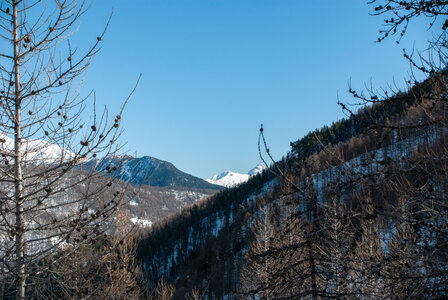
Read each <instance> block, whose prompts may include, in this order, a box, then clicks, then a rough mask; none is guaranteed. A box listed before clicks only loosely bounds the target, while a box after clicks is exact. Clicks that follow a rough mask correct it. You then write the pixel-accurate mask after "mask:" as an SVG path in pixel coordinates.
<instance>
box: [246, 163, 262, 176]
mask: <svg viewBox="0 0 448 300" xmlns="http://www.w3.org/2000/svg"><path fill="white" fill-rule="evenodd" d="M265 169H266V165H265V164H258V165H256V166H255V167H254V168H252V169H250V170H249V172H247V174H249V175H250V176H254V175H257V174H260V173H261V172H263V171H264V170H265Z"/></svg>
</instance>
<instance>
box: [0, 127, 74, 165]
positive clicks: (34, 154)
mask: <svg viewBox="0 0 448 300" xmlns="http://www.w3.org/2000/svg"><path fill="white" fill-rule="evenodd" d="M0 150H2V151H5V152H10V153H11V152H13V151H14V139H12V138H10V137H9V136H7V135H6V134H4V133H3V132H1V133H0ZM21 150H22V153H23V154H24V159H25V160H26V161H27V163H32V164H41V163H53V162H58V161H60V160H61V158H63V160H66V159H69V158H70V157H73V156H74V155H75V154H74V153H73V152H71V151H69V150H67V149H65V148H63V147H61V146H59V145H56V144H51V143H49V142H47V141H44V140H26V139H23V140H22V148H21Z"/></svg>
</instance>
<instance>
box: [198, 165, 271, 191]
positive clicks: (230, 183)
mask: <svg viewBox="0 0 448 300" xmlns="http://www.w3.org/2000/svg"><path fill="white" fill-rule="evenodd" d="M265 168H266V167H265V166H264V165H263V164H258V165H257V166H256V167H255V168H253V169H251V170H250V171H249V172H247V174H241V173H237V172H232V171H225V172H223V173H221V174H219V175H215V176H213V177H212V178H210V179H206V180H205V181H207V182H209V183H211V184H216V185H220V186H224V187H234V186H236V185H239V184H241V183H244V182H246V181H248V180H249V178H250V177H251V176H255V175H257V174H259V173H261V172H263V170H264V169H265Z"/></svg>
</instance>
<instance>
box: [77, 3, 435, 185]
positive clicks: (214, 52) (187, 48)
mask: <svg viewBox="0 0 448 300" xmlns="http://www.w3.org/2000/svg"><path fill="white" fill-rule="evenodd" d="M112 8H113V11H114V13H113V17H112V20H111V24H110V27H109V29H108V31H107V33H106V36H105V38H104V39H103V45H102V50H101V52H100V53H99V54H98V56H97V57H96V58H95V60H94V61H93V64H92V66H91V68H90V69H89V71H88V73H87V76H86V79H85V84H84V88H83V91H84V92H85V93H87V92H88V91H89V90H91V89H93V90H95V91H96V95H97V100H98V102H99V104H100V105H103V104H107V105H108V107H109V109H110V110H112V111H116V110H117V109H118V107H119V105H120V103H121V101H122V100H123V99H124V98H126V96H127V94H128V93H129V92H130V91H131V90H132V88H133V85H134V84H135V82H136V80H137V78H138V76H139V74H140V73H141V74H142V78H141V81H140V84H139V86H138V88H137V91H136V92H135V94H134V95H133V97H132V99H131V101H130V102H129V104H128V106H127V108H126V111H125V114H124V119H123V124H122V125H123V129H124V133H123V135H122V141H123V142H126V145H125V150H127V152H128V153H129V154H135V153H136V154H137V156H144V155H150V156H154V157H156V158H159V159H163V160H167V161H170V162H172V163H173V164H174V165H176V166H177V167H178V168H179V169H181V170H182V171H185V172H188V173H190V174H193V175H196V176H199V177H202V178H208V177H211V176H212V175H213V174H216V173H220V172H222V171H225V170H233V171H237V172H247V171H248V170H249V169H251V168H252V167H253V166H255V165H256V164H258V163H259V162H260V160H259V158H258V152H257V137H258V128H259V126H260V124H261V123H263V124H264V128H265V133H266V137H267V139H268V142H269V146H270V149H271V152H272V153H273V155H274V157H275V158H277V159H279V158H281V157H282V156H283V155H285V154H286V153H287V151H288V150H289V149H290V147H289V142H290V141H295V140H297V139H299V138H300V137H302V136H303V135H305V134H306V133H307V132H309V131H310V130H314V129H315V128H318V127H321V126H323V125H325V124H331V122H333V121H335V120H338V119H340V118H342V117H343V113H342V111H341V110H340V108H339V107H338V105H337V96H338V95H339V97H340V98H341V100H345V101H351V100H352V99H351V98H350V97H349V96H348V94H347V92H346V91H347V89H348V82H349V81H350V80H351V83H352V86H353V87H355V88H362V87H363V86H364V84H365V83H368V84H370V81H371V80H372V82H373V85H374V86H375V87H377V88H381V87H383V86H385V85H386V84H387V83H391V82H393V81H394V80H395V82H396V83H397V84H398V85H399V86H404V77H406V76H407V74H408V72H409V64H408V63H407V62H406V61H405V60H404V59H403V58H402V51H401V49H402V47H403V46H404V45H406V46H412V44H413V42H414V41H418V42H421V41H424V40H425V39H426V37H427V36H428V32H427V31H426V29H427V28H425V27H424V26H420V25H421V24H418V23H415V24H411V25H412V26H411V28H410V29H411V31H410V33H409V35H407V36H406V38H405V40H404V41H403V42H404V43H402V44H400V45H397V44H396V43H395V39H393V38H392V39H390V40H387V41H386V42H384V43H380V44H378V43H374V41H375V40H376V39H377V38H378V30H379V29H380V28H381V24H382V18H381V17H372V16H369V12H372V11H373V7H372V6H368V5H367V4H366V1H362V0H344V1H334V0H328V1H323V0H321V1H319V0H316V1H298V0H132V1H131V0H96V1H95V2H94V3H93V4H92V6H91V9H90V10H89V11H88V12H87V13H86V15H85V16H84V17H83V18H82V22H81V25H80V28H79V30H78V32H77V33H76V35H75V37H74V38H73V43H79V44H83V43H89V42H90V41H93V40H94V39H95V37H96V35H97V34H98V33H99V32H100V31H101V30H102V26H104V24H105V23H106V20H107V18H108V15H109V14H110V13H111V11H112ZM418 42H416V47H420V46H421V45H420V44H419V43H418Z"/></svg>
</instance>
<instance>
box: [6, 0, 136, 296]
mask: <svg viewBox="0 0 448 300" xmlns="http://www.w3.org/2000/svg"><path fill="white" fill-rule="evenodd" d="M85 9H86V5H85V3H84V1H76V0H55V1H49V2H48V3H45V2H41V1H38V0H35V1H25V0H6V1H3V2H2V3H1V6H0V30H1V34H0V38H1V39H2V40H3V41H2V43H3V44H4V45H7V46H8V47H9V49H8V48H7V47H3V48H2V51H1V53H0V62H1V65H0V85H1V87H0V88H1V91H0V93H1V94H0V106H1V108H0V134H1V138H0V155H1V162H0V164H1V167H0V174H1V175H0V185H1V192H0V240H1V242H0V270H1V271H0V273H1V274H3V275H2V278H1V280H2V281H6V282H10V289H11V291H12V292H11V293H12V294H11V295H14V294H15V296H16V298H17V299H25V298H26V297H27V295H29V296H32V294H30V293H31V291H32V290H33V289H39V287H38V285H39V284H48V282H40V281H39V280H40V279H41V278H42V277H41V274H42V273H48V274H47V275H46V276H47V278H51V279H52V280H53V281H58V280H62V278H63V276H62V274H59V273H58V271H57V270H53V269H52V268H51V267H50V266H51V264H52V260H57V259H59V258H60V257H58V256H63V254H62V253H66V255H68V253H73V252H74V251H77V250H78V249H79V247H81V245H89V244H94V243H95V240H96V239H97V238H98V237H104V234H106V232H107V227H105V226H104V224H107V222H108V221H107V220H108V219H109V216H110V215H111V214H112V213H113V212H114V211H116V210H117V209H118V207H119V205H120V199H121V197H120V193H121V191H120V189H119V187H115V186H114V185H113V182H112V181H110V180H109V181H107V182H105V181H104V179H101V178H98V170H96V169H95V168H88V169H86V168H82V167H81V165H82V163H83V162H85V161H86V160H88V159H91V158H95V157H96V156H97V155H101V156H102V157H105V156H107V155H109V154H111V153H113V152H114V151H115V150H117V148H118V146H117V143H116V140H117V138H118V136H119V131H118V128H119V124H120V121H121V113H122V110H121V111H120V112H118V114H117V115H116V116H115V117H111V116H109V115H108V112H107V110H105V111H104V112H102V113H100V114H97V112H96V111H95V110H94V113H93V115H92V116H91V117H90V119H89V120H82V118H81V117H82V116H84V114H83V110H84V108H85V107H86V106H88V105H89V104H92V102H93V101H92V100H91V98H92V97H85V98H82V97H80V95H79V87H80V86H79V84H80V82H81V81H82V77H83V74H84V73H85V71H86V69H87V68H88V66H89V65H90V62H91V60H92V58H93V57H94V56H95V55H96V54H97V52H98V50H99V46H100V43H101V40H102V38H103V35H104V31H103V32H101V33H99V35H98V36H97V37H96V38H95V40H93V41H92V43H91V45H90V46H89V47H88V48H87V49H86V50H85V52H82V51H81V50H79V49H77V48H74V47H73V46H72V45H71V44H70V40H69V37H70V36H71V34H73V33H74V31H75V30H76V26H77V22H78V21H79V18H80V17H81V16H82V15H83V13H84V12H85ZM107 24H108V23H106V26H105V28H107ZM126 101H127V100H126ZM126 101H125V102H126ZM125 102H124V103H125ZM93 107H94V104H93ZM106 191H107V192H108V193H109V194H112V193H113V196H111V197H109V196H106V195H105V194H104V193H105V192H106ZM59 250H61V252H60V253H59ZM58 253H59V254H58ZM35 279H36V280H35ZM11 295H10V296H11Z"/></svg>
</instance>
